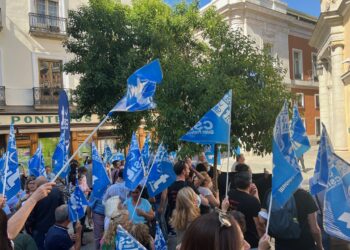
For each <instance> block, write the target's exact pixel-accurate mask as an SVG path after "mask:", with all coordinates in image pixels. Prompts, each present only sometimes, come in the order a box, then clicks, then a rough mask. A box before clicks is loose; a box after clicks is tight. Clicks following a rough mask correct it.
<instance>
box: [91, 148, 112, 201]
mask: <svg viewBox="0 0 350 250" xmlns="http://www.w3.org/2000/svg"><path fill="white" fill-rule="evenodd" d="M91 147H92V152H91V155H92V196H93V197H95V198H98V199H102V197H103V194H104V193H105V191H106V189H107V187H108V186H109V185H110V184H111V182H110V180H109V178H108V175H107V172H106V169H105V167H104V164H103V162H102V160H101V158H100V156H99V155H98V151H97V148H96V146H95V143H94V142H93V143H92V145H91Z"/></svg>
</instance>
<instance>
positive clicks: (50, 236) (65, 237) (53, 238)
mask: <svg viewBox="0 0 350 250" xmlns="http://www.w3.org/2000/svg"><path fill="white" fill-rule="evenodd" d="M73 244H74V243H73V241H72V240H71V238H70V237H69V234H68V229H67V228H64V227H61V226H58V225H54V226H52V227H50V229H49V231H48V232H47V234H46V238H45V250H69V249H70V248H71V247H72V246H73Z"/></svg>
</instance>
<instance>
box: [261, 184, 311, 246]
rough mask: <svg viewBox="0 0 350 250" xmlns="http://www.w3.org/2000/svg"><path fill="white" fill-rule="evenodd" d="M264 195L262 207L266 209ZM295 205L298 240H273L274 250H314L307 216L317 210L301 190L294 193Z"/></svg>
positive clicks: (306, 193)
mask: <svg viewBox="0 0 350 250" xmlns="http://www.w3.org/2000/svg"><path fill="white" fill-rule="evenodd" d="M269 193H270V192H267V193H266V196H265V199H264V202H263V204H262V207H263V208H265V209H267V205H266V200H267V197H268V194H269ZM294 199H295V204H296V207H297V212H298V222H299V224H300V228H301V234H300V238H299V239H275V240H276V241H275V245H276V247H275V248H276V250H299V249H303V250H304V249H305V250H312V249H316V244H315V241H314V239H313V237H312V234H311V232H310V226H309V223H308V219H307V217H308V215H309V214H312V213H314V212H317V210H318V208H317V205H316V203H315V201H314V200H313V198H312V196H311V195H310V194H309V193H308V192H307V191H305V190H303V189H298V190H297V191H296V192H295V193H294Z"/></svg>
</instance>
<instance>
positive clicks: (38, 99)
mask: <svg viewBox="0 0 350 250" xmlns="http://www.w3.org/2000/svg"><path fill="white" fill-rule="evenodd" d="M61 90H64V91H66V93H67V95H68V100H69V102H70V104H71V105H72V104H73V97H72V91H71V89H63V88H45V87H36V88H33V98H34V106H57V105H58V99H59V95H60V91H61Z"/></svg>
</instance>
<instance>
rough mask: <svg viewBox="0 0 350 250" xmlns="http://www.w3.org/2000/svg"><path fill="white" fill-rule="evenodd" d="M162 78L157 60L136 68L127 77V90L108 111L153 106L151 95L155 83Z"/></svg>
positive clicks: (127, 110)
mask: <svg viewBox="0 0 350 250" xmlns="http://www.w3.org/2000/svg"><path fill="white" fill-rule="evenodd" d="M162 79H163V73H162V69H161V66H160V63H159V60H158V59H157V60H154V61H152V62H150V63H149V64H146V65H145V66H143V67H142V68H140V69H138V70H136V71H135V72H134V73H133V74H132V75H131V76H130V77H129V78H128V81H127V82H128V90H127V93H126V96H125V97H123V98H122V99H121V100H120V101H119V102H118V103H117V104H116V105H115V106H114V108H113V109H112V110H111V111H110V112H109V114H108V115H111V113H113V112H116V111H120V112H135V111H143V110H148V109H153V108H155V106H156V104H155V103H154V102H153V96H154V93H155V92H156V86H157V83H160V82H161V81H162Z"/></svg>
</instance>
